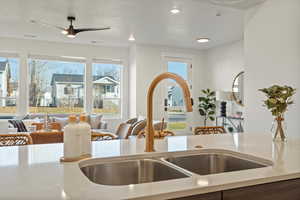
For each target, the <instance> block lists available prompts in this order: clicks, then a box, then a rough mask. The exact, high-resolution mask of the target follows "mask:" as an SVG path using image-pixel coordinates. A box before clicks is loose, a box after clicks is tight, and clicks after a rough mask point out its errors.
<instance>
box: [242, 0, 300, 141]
mask: <svg viewBox="0 0 300 200" xmlns="http://www.w3.org/2000/svg"><path fill="white" fill-rule="evenodd" d="M299 10H300V1H299V0H268V1H266V2H265V3H264V4H263V5H261V6H260V7H257V8H256V9H252V10H249V11H248V13H247V16H246V19H245V35H244V40H245V60H246V64H245V71H246V76H245V103H246V131H247V132H259V133H261V132H270V128H271V123H272V119H273V118H272V116H271V114H270V112H269V111H267V110H266V108H264V107H262V100H263V99H264V95H263V94H261V92H259V91H258V89H260V88H264V87H269V86H271V85H273V84H287V85H290V86H293V87H296V88H298V89H299V88H300V78H299V76H300V12H299ZM299 119H300V91H299V90H298V91H297V95H296V97H295V105H293V106H292V107H291V108H290V109H289V111H288V112H287V115H286V121H287V127H288V131H287V134H288V136H290V137H300V123H299Z"/></svg>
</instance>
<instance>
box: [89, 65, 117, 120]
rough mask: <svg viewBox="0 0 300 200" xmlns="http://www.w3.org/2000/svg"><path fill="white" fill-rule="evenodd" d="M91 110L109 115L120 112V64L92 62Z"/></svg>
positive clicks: (115, 114) (114, 115)
mask: <svg viewBox="0 0 300 200" xmlns="http://www.w3.org/2000/svg"><path fill="white" fill-rule="evenodd" d="M92 68H93V69H92V74H93V112H94V113H103V114H104V115H105V116H109V117H119V116H120V114H121V71H122V66H121V65H120V64H107V63H94V64H93V65H92Z"/></svg>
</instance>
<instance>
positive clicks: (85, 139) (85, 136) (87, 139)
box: [78, 115, 92, 157]
mask: <svg viewBox="0 0 300 200" xmlns="http://www.w3.org/2000/svg"><path fill="white" fill-rule="evenodd" d="M79 119H80V120H79V123H78V131H79V133H80V135H81V138H82V140H81V155H82V156H83V157H90V156H91V151H92V150H91V149H92V146H91V145H92V143H91V126H90V125H89V124H88V123H87V116H86V115H80V117H79Z"/></svg>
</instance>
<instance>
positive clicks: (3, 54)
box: [0, 52, 21, 117]
mask: <svg viewBox="0 0 300 200" xmlns="http://www.w3.org/2000/svg"><path fill="white" fill-rule="evenodd" d="M0 57H1V58H13V59H17V60H18V63H19V66H18V76H19V80H18V89H17V95H16V112H15V113H0V116H1V117H4V116H8V117H10V116H12V117H15V116H18V113H19V110H20V103H19V102H20V85H21V58H20V55H19V54H17V53H6V52H0ZM0 99H2V97H0Z"/></svg>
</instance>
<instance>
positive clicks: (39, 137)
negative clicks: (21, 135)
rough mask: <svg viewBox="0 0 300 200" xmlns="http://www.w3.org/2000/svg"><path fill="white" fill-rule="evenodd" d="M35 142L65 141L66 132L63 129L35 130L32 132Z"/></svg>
mask: <svg viewBox="0 0 300 200" xmlns="http://www.w3.org/2000/svg"><path fill="white" fill-rule="evenodd" d="M30 136H31V138H32V140H33V144H49V143H63V142H64V133H63V132H61V131H55V132H33V133H30Z"/></svg>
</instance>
